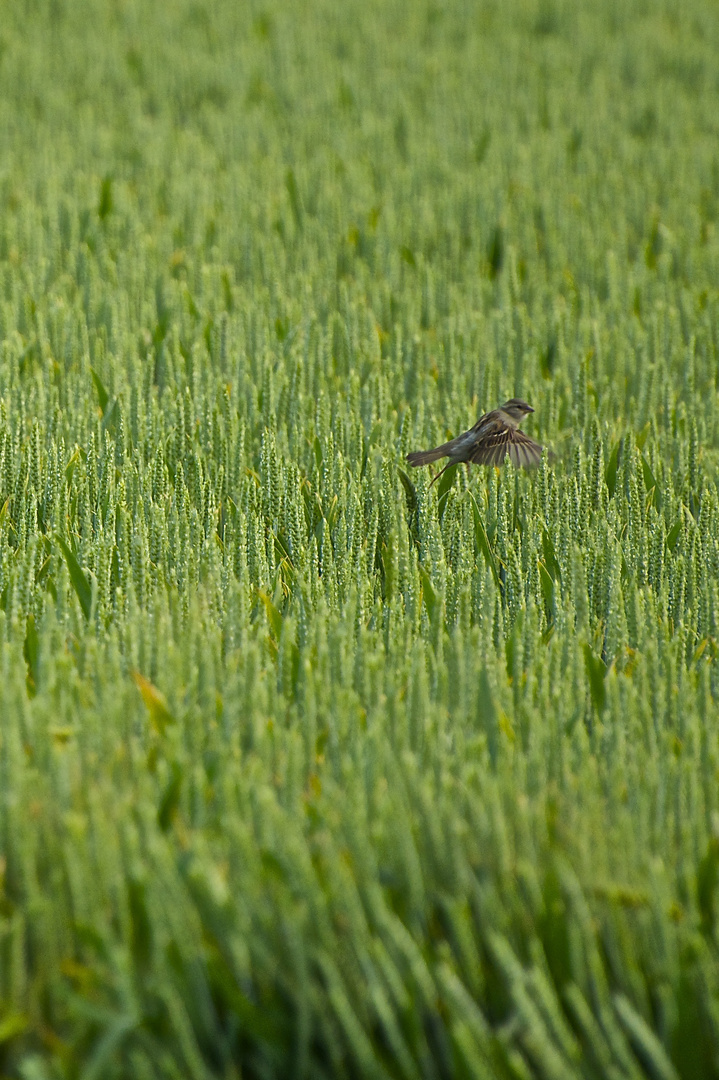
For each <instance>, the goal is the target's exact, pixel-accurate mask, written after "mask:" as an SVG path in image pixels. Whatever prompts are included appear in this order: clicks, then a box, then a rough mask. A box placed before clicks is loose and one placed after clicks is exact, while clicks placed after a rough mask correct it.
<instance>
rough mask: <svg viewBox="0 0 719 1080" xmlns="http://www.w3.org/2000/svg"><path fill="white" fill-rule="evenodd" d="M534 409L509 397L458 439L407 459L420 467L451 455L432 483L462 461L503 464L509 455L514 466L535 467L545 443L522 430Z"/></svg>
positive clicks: (411, 455)
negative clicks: (525, 420) (520, 428)
mask: <svg viewBox="0 0 719 1080" xmlns="http://www.w3.org/2000/svg"><path fill="white" fill-rule="evenodd" d="M532 412H534V409H533V408H532V406H531V405H528V404H527V402H526V401H522V400H521V399H520V398H510V400H509V401H505V403H504V405H501V406H500V407H499V408H498V409H493V410H492V411H491V412H488V413H485V414H484V416H480V418H479V420H478V421H477V423H476V424H475V425H474V427H472V428H470V429H469V431H465V432H464V433H463V434H462V435H458V436H457V438H456V439H450V441H449V442H446V443H442V445H441V446H436V447H435V448H434V450H414V451H413V452H412V453H411V454H407V461H408V462H409V463H410V465H414V466H419V465H429V464H430V463H431V462H433V461H438V460H439V459H440V458H443V457H448V458H450V460H449V461H448V462H447V464H446V465H445V466H444V469H440V471H439V472H438V473H437V475H436V476H434V477H433V479H432V484H433V483H434V482H435V480H438V479H439V477H440V476H441V475H442V473H443V472H444V470H445V469H448V468H449V466H450V465H456V464H457V462H460V461H466V462H468V463H469V462H474V464H475V465H501V464H502V462H503V461H504V459H505V457H506V456H507V454H509V460H510V461H511V462H512V464H513V465H514V466H515V468H517V469H518V468H519V467H520V466H522V465H523V466H524V467H525V468H527V469H529V468H532V467H534V466H535V465H539V462H540V459H541V456H542V449H543V448H542V445H541V443H538V442H535V440H534V439H532V438H530V436H529V435H525V434H524V432H523V431H520V430H519V425H520V423H521V422H522V420H523V419H524V418H525V416H526V415H527V414H528V413H532ZM432 484H430V487H431V486H432Z"/></svg>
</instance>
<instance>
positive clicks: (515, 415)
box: [502, 397, 534, 421]
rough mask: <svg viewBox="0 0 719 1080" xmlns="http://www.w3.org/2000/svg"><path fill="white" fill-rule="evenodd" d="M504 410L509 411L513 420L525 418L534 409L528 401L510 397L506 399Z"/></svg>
mask: <svg viewBox="0 0 719 1080" xmlns="http://www.w3.org/2000/svg"><path fill="white" fill-rule="evenodd" d="M502 412H505V413H508V414H509V415H510V416H511V417H512V419H513V420H516V421H519V420H523V419H524V417H525V416H526V415H527V414H528V413H531V412H534V409H533V408H532V406H531V405H527V402H526V401H522V399H521V398H516V397H513V398H510V399H509V401H505V403H504V405H503V406H502Z"/></svg>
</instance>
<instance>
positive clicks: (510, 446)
mask: <svg viewBox="0 0 719 1080" xmlns="http://www.w3.org/2000/svg"><path fill="white" fill-rule="evenodd" d="M507 454H509V460H510V461H511V462H512V464H513V465H514V467H515V468H516V469H518V468H520V466H522V465H523V466H524V467H525V469H531V468H533V467H534V466H536V465H539V462H540V460H541V457H542V446H541V444H540V443H538V442H535V440H534V439H532V438H530V437H529V435H525V434H524V432H522V431H520V430H519V428H510V427H505V426H504V425H501V427H498V428H496V429H495V430H494V431H489V432H486V433H485V434H484V435H482V436H481V437H480V439H479V441H478V442H477V446H476V447H475V449H474V451H473V453H472V456H471V457H470V458H469V460H470V461H473V462H474V463H475V464H476V465H501V464H502V462H503V461H504V459H505V457H506V456H507Z"/></svg>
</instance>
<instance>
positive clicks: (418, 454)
mask: <svg viewBox="0 0 719 1080" xmlns="http://www.w3.org/2000/svg"><path fill="white" fill-rule="evenodd" d="M453 445H454V439H453V440H452V441H451V442H448V443H442V445H441V446H435V448H434V450H413V451H412V453H411V454H407V461H408V462H409V463H410V465H414V467H415V468H416V467H417V466H418V465H430V464H431V463H432V462H433V461H439V459H440V458H443V457H447V454H448V453H449V452H450V449H451V448H452V446H453Z"/></svg>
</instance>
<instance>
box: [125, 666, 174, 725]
mask: <svg viewBox="0 0 719 1080" xmlns="http://www.w3.org/2000/svg"><path fill="white" fill-rule="evenodd" d="M131 675H132V678H133V680H134V682H135V686H136V687H137V689H138V690H139V691H140V693H141V694H142V700H143V701H144V702H145V706H146V708H147V711H148V713H149V716H150V723H151V724H152V726H153V727H154V729H155V731H157V733H158V734H159V735H164V733H165V728H166V727H167V725H168V724H174V723H175V717H174V716H173V715H172V713H171V712H170V706H169V705H168V704H167V698H166V697H165V695H164V694H163V693H162V691H161V690H158V689H157V687H156V686H154V685H153V684H152V683H151V682H150V680H149V679H146V678H145V676H144V675H141V674H140V672H139V671H133V672H131Z"/></svg>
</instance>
